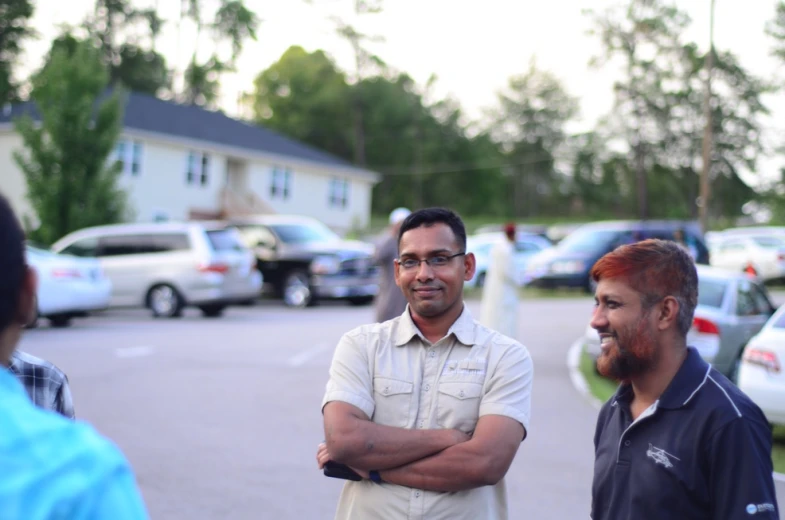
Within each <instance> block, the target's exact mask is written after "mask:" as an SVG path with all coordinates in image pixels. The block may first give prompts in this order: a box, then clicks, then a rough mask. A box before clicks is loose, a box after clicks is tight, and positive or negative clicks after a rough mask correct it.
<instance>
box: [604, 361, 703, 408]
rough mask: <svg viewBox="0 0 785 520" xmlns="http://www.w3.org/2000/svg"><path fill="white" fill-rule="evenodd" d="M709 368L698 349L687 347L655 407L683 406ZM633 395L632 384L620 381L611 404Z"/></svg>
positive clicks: (628, 398)
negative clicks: (685, 353) (684, 356)
mask: <svg viewBox="0 0 785 520" xmlns="http://www.w3.org/2000/svg"><path fill="white" fill-rule="evenodd" d="M710 370H711V366H710V365H709V364H708V363H706V361H704V360H703V358H701V357H700V354H698V351H697V350H695V348H693V347H687V357H686V358H685V359H684V362H683V363H682V364H681V367H679V371H678V372H676V375H675V376H674V377H673V379H672V380H671V382H670V384H669V385H668V387H667V388H666V389H665V391H664V392H663V393H662V395H661V396H660V398H659V399H658V400H657V407H658V408H667V409H671V410H675V409H677V408H681V407H682V406H685V405H686V404H687V403H689V402H690V400H691V399H692V398H693V396H694V395H695V394H696V393H698V390H700V388H701V387H702V386H703V385H704V384H705V383H706V379H707V378H708V376H709V371H710ZM633 397H634V394H633V391H632V385H631V384H629V383H622V384H621V385H619V388H618V389H617V390H616V393H615V394H614V396H613V405H614V406H615V405H616V403H617V402H621V403H630V402H631V401H632V398H633Z"/></svg>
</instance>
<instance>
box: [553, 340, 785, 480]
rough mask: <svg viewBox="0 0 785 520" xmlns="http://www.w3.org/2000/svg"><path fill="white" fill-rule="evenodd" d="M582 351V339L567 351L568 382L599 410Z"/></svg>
mask: <svg viewBox="0 0 785 520" xmlns="http://www.w3.org/2000/svg"><path fill="white" fill-rule="evenodd" d="M582 350H583V338H578V339H577V340H575V342H574V343H573V344H572V346H571V347H570V350H569V351H567V368H568V369H569V371H570V381H572V386H573V387H574V388H575V390H576V391H577V392H578V393H579V394H581V395H582V396H583V398H584V399H586V400H587V401H588V402H589V404H591V405H592V406H593V407H594V408H596V409H598V410H599V409H600V408H601V407H602V403H601V402H600V400H599V399H597V398H596V397H594V396H593V395H592V394H591V391H590V390H589V385H588V384H587V383H586V378H584V377H583V374H581V370H580V368H578V367H579V366H580V362H581V351H582ZM774 480H776V481H777V482H782V483H785V473H777V472H776V471H775V472H774Z"/></svg>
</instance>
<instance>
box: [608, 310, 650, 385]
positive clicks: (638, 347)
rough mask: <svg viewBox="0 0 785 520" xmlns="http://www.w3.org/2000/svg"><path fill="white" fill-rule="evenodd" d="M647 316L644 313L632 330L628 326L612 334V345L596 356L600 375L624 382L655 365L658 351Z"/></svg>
mask: <svg viewBox="0 0 785 520" xmlns="http://www.w3.org/2000/svg"><path fill="white" fill-rule="evenodd" d="M647 318H648V313H645V314H644V315H643V316H642V317H641V318H640V320H639V321H638V323H637V324H636V325H635V327H634V330H631V329H633V327H629V329H627V330H624V331H621V332H622V333H621V334H619V333H618V332H616V333H615V334H614V344H613V346H611V348H610V349H609V350H608V351H607V352H605V353H602V354H601V355H600V357H599V358H597V372H599V373H600V375H602V376H604V377H608V378H611V379H615V380H616V381H621V382H624V381H628V380H629V379H630V378H632V377H634V376H636V375H639V374H642V373H644V372H647V371H649V370H651V369H652V368H654V367H655V365H656V364H657V355H658V351H657V345H656V342H655V341H654V337H653V334H652V332H651V331H650V330H649V328H648V320H647ZM603 332H605V331H603Z"/></svg>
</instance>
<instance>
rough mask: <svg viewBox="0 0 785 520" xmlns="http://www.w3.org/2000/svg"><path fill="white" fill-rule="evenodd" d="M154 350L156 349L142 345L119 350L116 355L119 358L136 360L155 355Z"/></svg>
mask: <svg viewBox="0 0 785 520" xmlns="http://www.w3.org/2000/svg"><path fill="white" fill-rule="evenodd" d="M154 350H155V349H154V348H153V347H148V346H144V345H141V346H138V347H123V348H118V349H117V350H115V351H114V353H115V355H116V356H117V357H119V358H135V357H145V356H149V355H150V354H152V353H153V351H154Z"/></svg>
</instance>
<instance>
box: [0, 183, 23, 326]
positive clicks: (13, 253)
mask: <svg viewBox="0 0 785 520" xmlns="http://www.w3.org/2000/svg"><path fill="white" fill-rule="evenodd" d="M24 242H25V234H24V231H22V226H21V225H20V224H19V220H18V219H17V218H16V215H15V214H14V210H13V209H11V203H9V202H8V199H6V198H5V197H4V196H3V194H1V193H0V332H2V331H4V330H5V329H6V328H8V326H9V325H11V323H13V321H14V319H15V317H16V315H17V313H18V309H17V305H19V294H20V292H21V290H22V281H23V280H24V278H25V272H26V265H27V264H26V262H25V244H24Z"/></svg>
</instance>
